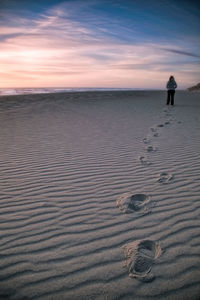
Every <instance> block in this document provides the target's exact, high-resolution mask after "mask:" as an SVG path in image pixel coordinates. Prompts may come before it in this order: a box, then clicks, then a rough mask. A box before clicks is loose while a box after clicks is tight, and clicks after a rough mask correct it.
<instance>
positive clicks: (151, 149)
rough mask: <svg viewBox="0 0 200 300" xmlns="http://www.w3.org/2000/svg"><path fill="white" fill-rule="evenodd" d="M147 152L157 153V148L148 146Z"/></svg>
mask: <svg viewBox="0 0 200 300" xmlns="http://www.w3.org/2000/svg"><path fill="white" fill-rule="evenodd" d="M145 150H146V151H147V152H155V151H156V148H155V147H153V146H148V147H146V149H145Z"/></svg>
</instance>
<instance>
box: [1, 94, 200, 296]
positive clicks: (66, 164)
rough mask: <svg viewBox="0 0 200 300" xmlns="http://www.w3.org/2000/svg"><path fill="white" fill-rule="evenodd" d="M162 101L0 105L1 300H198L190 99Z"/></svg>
mask: <svg viewBox="0 0 200 300" xmlns="http://www.w3.org/2000/svg"><path fill="white" fill-rule="evenodd" d="M166 97H167V95H166V91H99V92H95V91H91V92H74V93H73V92H69V93H59V94H35V95H16V96H1V97H0V128H1V129H0V131H1V134H0V138H1V142H0V257H1V260H0V298H1V299H67V300H68V299H75V300H76V299H77V300H78V299H79V300H80V299H83V300H86V299H87V300H88V299H90V300H91V299H98V300H100V299H106V300H116V299H120V300H122V299H123V300H131V299H170V300H178V299H181V300H186V299H187V300H188V299H192V300H193V299H199V295H200V256H199V253H200V219H199V213H200V188H199V186H200V140H199V132H200V114H199V112H200V101H199V94H198V93H190V92H188V91H177V92H176V94H175V106H174V107H173V106H167V105H166Z"/></svg>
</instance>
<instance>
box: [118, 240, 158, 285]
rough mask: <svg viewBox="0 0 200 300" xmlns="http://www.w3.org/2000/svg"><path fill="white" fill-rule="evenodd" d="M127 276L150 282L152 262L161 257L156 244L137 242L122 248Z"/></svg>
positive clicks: (147, 241) (152, 276) (146, 241)
mask: <svg viewBox="0 0 200 300" xmlns="http://www.w3.org/2000/svg"><path fill="white" fill-rule="evenodd" d="M123 249H124V254H125V258H126V266H127V268H128V272H129V276H130V277H134V278H137V279H140V280H144V281H152V280H153V279H154V278H155V276H154V275H153V274H151V273H150V272H151V269H152V266H153V263H154V261H155V260H156V259H157V258H158V257H159V256H160V255H161V253H162V249H161V247H160V245H159V244H158V243H157V242H154V241H151V240H138V241H134V242H131V243H128V244H126V245H125V246H123Z"/></svg>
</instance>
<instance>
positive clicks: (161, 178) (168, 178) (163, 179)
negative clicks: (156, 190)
mask: <svg viewBox="0 0 200 300" xmlns="http://www.w3.org/2000/svg"><path fill="white" fill-rule="evenodd" d="M172 179H173V175H172V174H170V173H167V172H162V173H161V174H160V176H159V178H158V180H157V181H158V182H160V183H169V182H170V181H171V180H172Z"/></svg>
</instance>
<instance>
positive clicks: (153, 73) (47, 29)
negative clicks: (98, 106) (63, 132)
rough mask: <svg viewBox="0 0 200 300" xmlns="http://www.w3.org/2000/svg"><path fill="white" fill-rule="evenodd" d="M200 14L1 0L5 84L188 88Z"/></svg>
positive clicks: (93, 2) (191, 9) (192, 5)
mask: <svg viewBox="0 0 200 300" xmlns="http://www.w3.org/2000/svg"><path fill="white" fill-rule="evenodd" d="M199 16H200V5H199V4H198V2H197V1H184V0H183V1H171V0H161V1H154V0H149V1H147V0H146V1H139V0H132V1H131V0H130V1H129V0H124V1H122V0H116V1H113V0H103V1H100V0H85V1H82V0H73V1H66V0H65V1H58V0H48V1H42V0H40V1H38V0H35V1H31V0H30V1H24V0H21V1H20V0H18V1H17V0H3V1H2V0H1V1H0V46H1V48H0V64H1V71H0V77H1V78H0V79H1V82H2V87H13V86H15V87H28V86H29V87H31V86H35V87H38V86H39V87H42V86H43V87H44V86H60V87H61V86H66V87H67V86H68V87H76V86H77V87H84V86H85V87H86V86H87V87H95V86H96V87H133V88H137V87H139V88H141V87H144V88H148V87H149V88H165V83H166V80H167V79H168V77H169V76H170V75H171V74H173V75H174V76H175V77H176V79H177V81H178V83H179V87H180V88H185V87H188V86H190V85H192V84H196V83H197V82H199V81H200V80H199V78H200V68H199V66H200V35H199V32H200V17H199Z"/></svg>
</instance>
